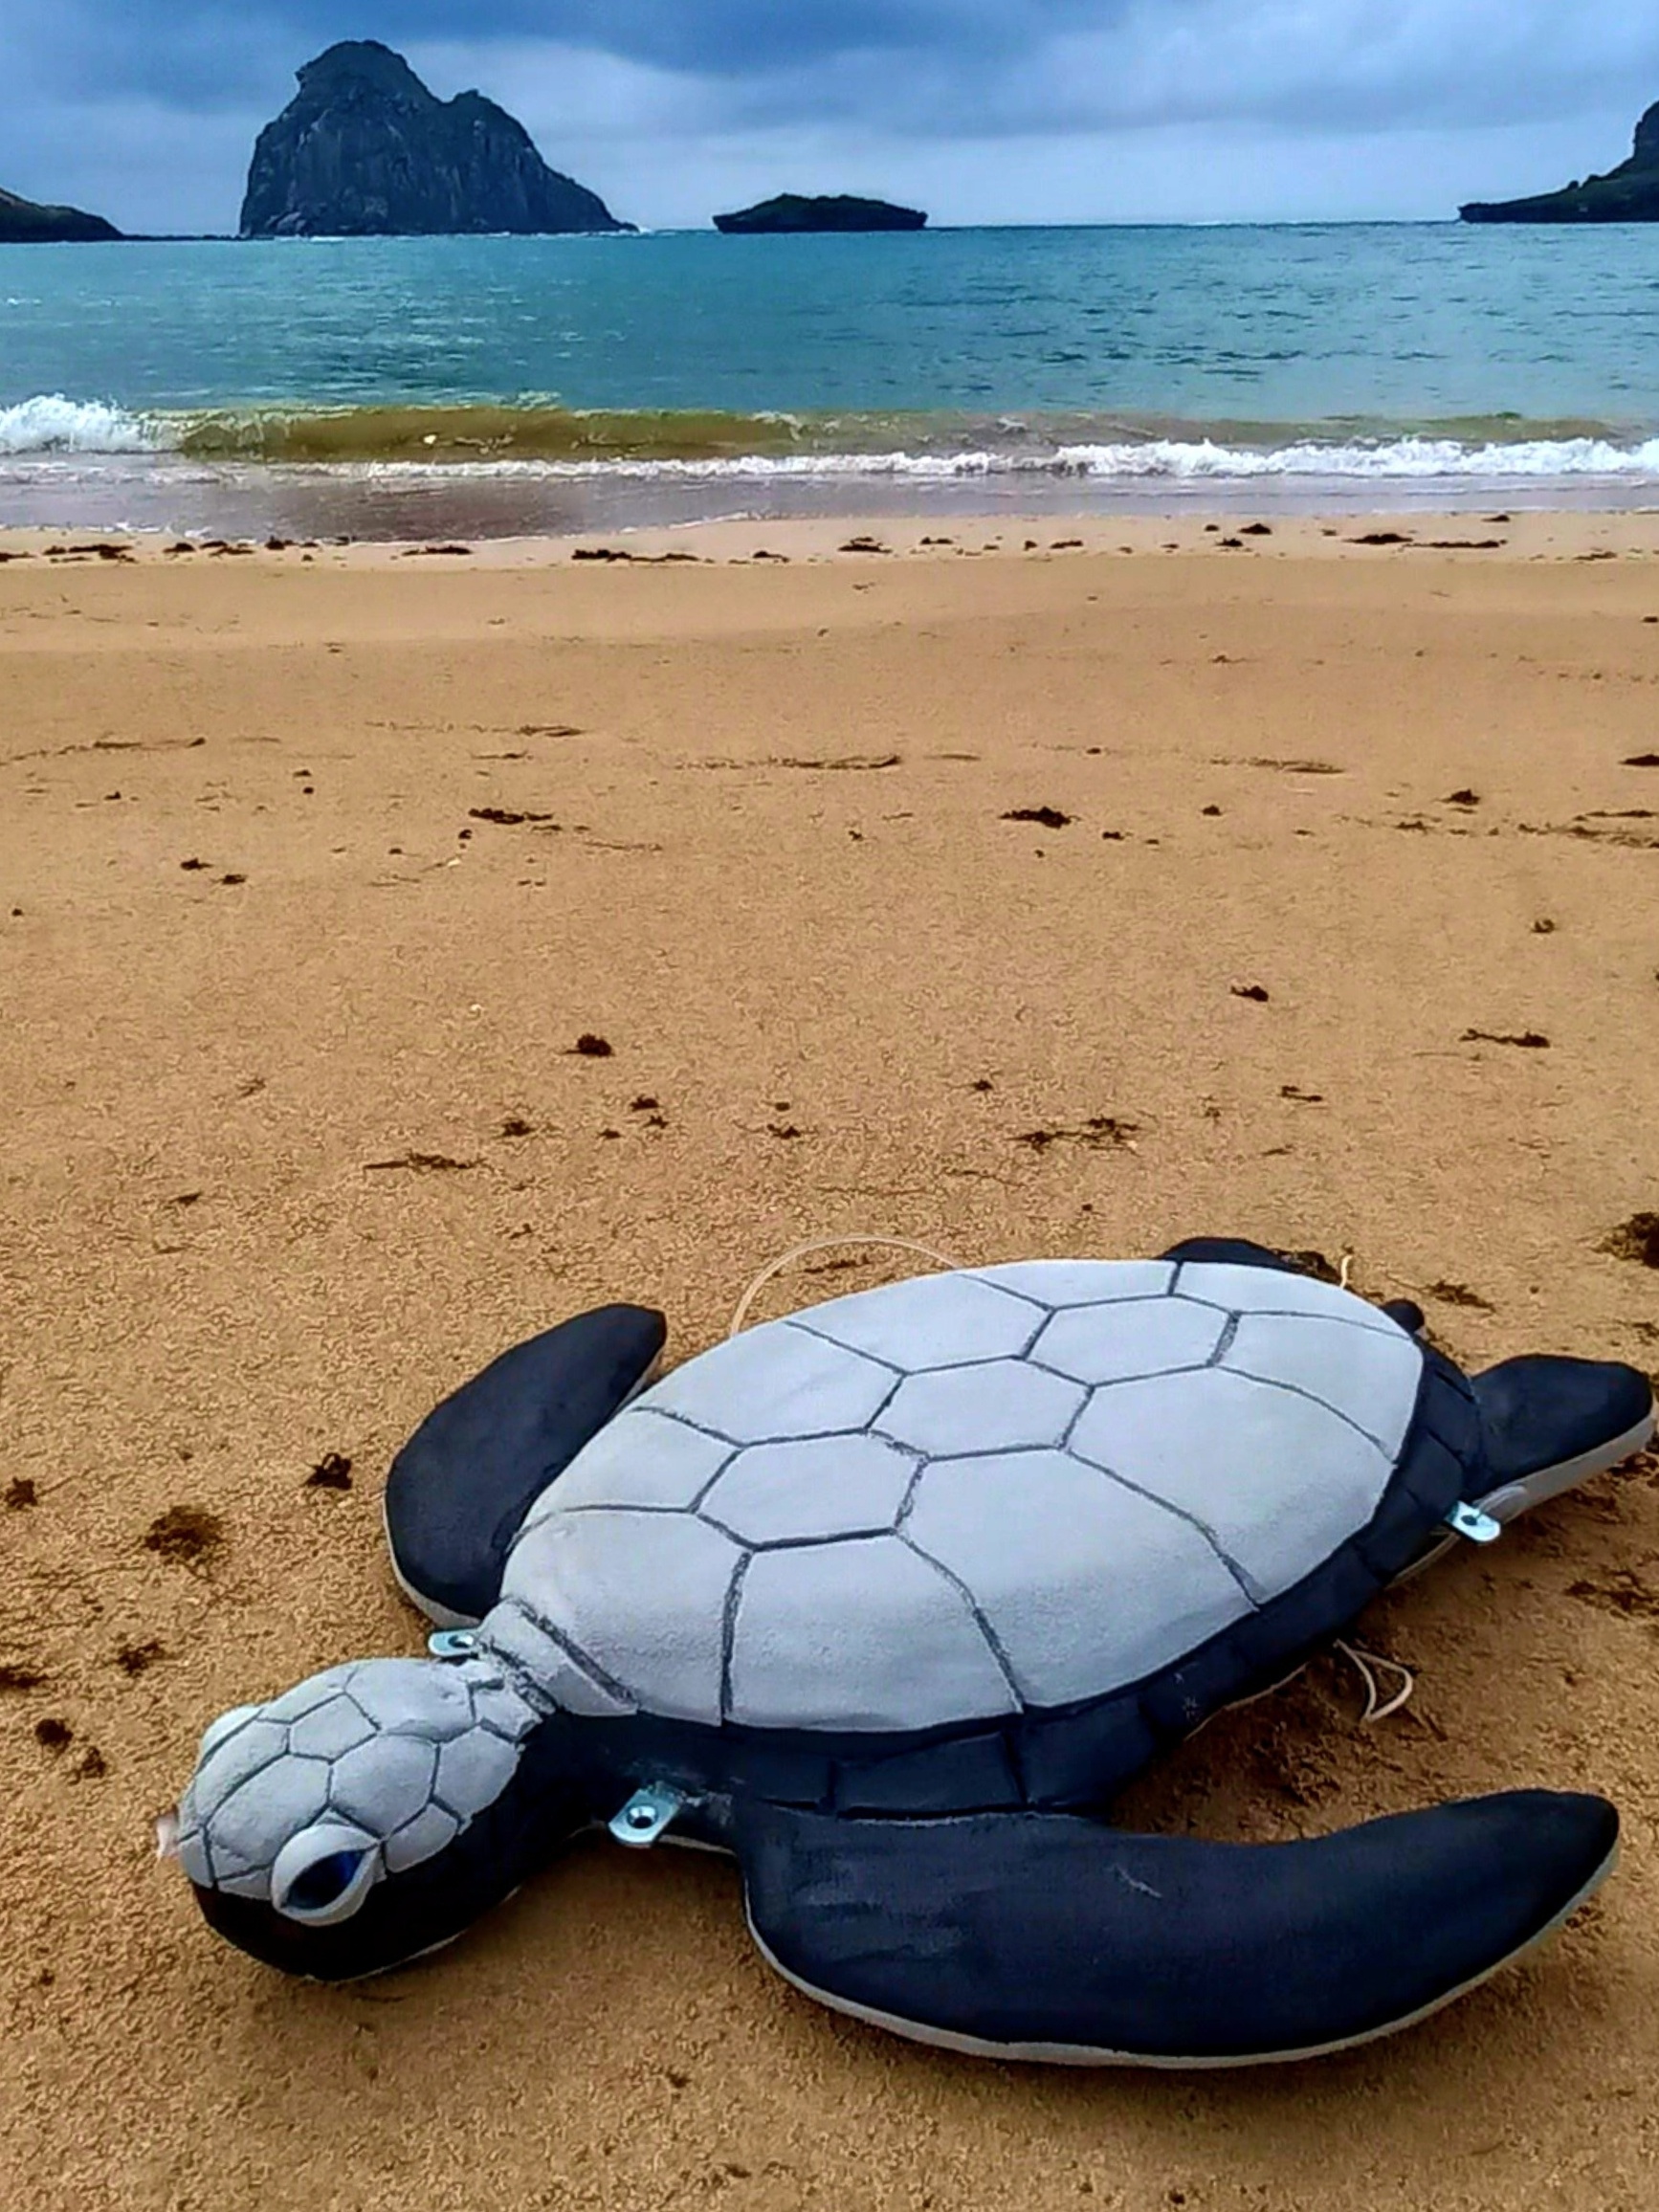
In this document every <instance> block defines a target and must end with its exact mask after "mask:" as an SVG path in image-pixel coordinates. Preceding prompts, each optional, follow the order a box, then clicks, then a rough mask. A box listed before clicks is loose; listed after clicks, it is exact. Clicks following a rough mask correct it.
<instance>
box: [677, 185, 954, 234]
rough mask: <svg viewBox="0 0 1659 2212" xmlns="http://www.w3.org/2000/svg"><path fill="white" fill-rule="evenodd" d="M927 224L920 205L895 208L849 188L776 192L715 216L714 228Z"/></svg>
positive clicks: (768, 230) (749, 230)
mask: <svg viewBox="0 0 1659 2212" xmlns="http://www.w3.org/2000/svg"><path fill="white" fill-rule="evenodd" d="M926 224H927V217H926V215H925V214H923V212H922V211H921V210H920V209H919V208H897V207H895V206H894V204H893V203H892V201H891V200H863V199H859V198H858V197H856V195H854V194H852V193H849V192H833V193H820V194H815V195H814V194H807V193H803V192H779V193H778V194H777V195H776V196H775V197H774V198H772V199H770V200H762V201H760V202H759V203H758V204H757V205H756V206H755V207H752V208H741V209H740V210H738V212H737V213H736V214H731V215H717V216H716V217H715V229H716V230H717V231H719V232H724V233H725V234H726V235H727V236H728V237H760V236H777V235H782V234H785V233H798V232H811V231H920V230H923V229H925V228H926Z"/></svg>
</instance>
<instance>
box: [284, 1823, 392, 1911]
mask: <svg viewBox="0 0 1659 2212" xmlns="http://www.w3.org/2000/svg"><path fill="white" fill-rule="evenodd" d="M380 1871H381V1867H380V1848H379V1846H378V1845H377V1844H376V1843H375V1841H374V1839H373V1837H372V1836H367V1835H365V1834H364V1832H363V1830H362V1829H361V1828H351V1827H346V1826H344V1825H339V1824H330V1825H320V1826H318V1827H314V1828H307V1829H306V1830H305V1832H304V1834H303V1835H299V1836H296V1837H295V1838H294V1840H293V1842H292V1843H288V1844H284V1846H283V1847H282V1848H281V1850H280V1851H279V1852H278V1853H277V1864H276V1866H275V1867H274V1868H273V1869H271V1902H272V1903H273V1904H274V1905H275V1906H276V1908H277V1912H278V1913H281V1914H282V1916H283V1918H284V1919H286V1920H298V1921H299V1922H300V1923H301V1924H302V1925H303V1926H306V1927H311V1928H332V1927H333V1926H335V1925H336V1923H337V1922H339V1921H341V1920H349V1919H350V1917H351V1915H352V1914H353V1913H355V1912H356V1911H357V1910H358V1908H359V1906H361V1905H362V1903H363V1901H364V1899H365V1897H366V1896H367V1895H368V1892H369V1891H370V1890H371V1889H372V1888H373V1887H374V1885H375V1883H376V1882H377V1881H378V1880H379V1879H380Z"/></svg>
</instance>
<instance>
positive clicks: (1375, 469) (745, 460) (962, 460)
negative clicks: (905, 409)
mask: <svg viewBox="0 0 1659 2212" xmlns="http://www.w3.org/2000/svg"><path fill="white" fill-rule="evenodd" d="M355 466H356V467H357V468H358V469H360V470H363V471H364V472H365V473H367V474H370V475H373V476H406V477H419V476H430V475H431V474H432V472H433V469H434V466H435V467H436V468H437V469H439V470H441V471H442V473H444V474H446V475H453V476H558V477H572V478H579V479H584V480H590V479H594V478H599V479H605V478H609V479H617V478H627V479H635V480H642V481H643V480H649V479H653V478H654V479H656V480H659V481H660V480H662V479H665V478H666V479H675V480H680V481H688V482H722V481H725V482H731V481H737V480H748V481H753V480H755V479H757V478H779V477H785V478H790V477H792V478H797V479H807V480H810V479H813V478H819V479H823V478H840V477H853V476H862V477H872V476H883V477H898V478H910V479H915V480H919V481H925V482H935V483H940V482H951V481H953V480H954V481H961V480H963V479H972V478H975V477H997V476H1061V477H1067V476H1070V477H1077V478H1084V479H1088V480H1090V481H1093V482H1105V483H1110V482H1115V481H1116V482H1123V483H1131V482H1140V483H1145V482H1158V481H1164V482H1169V483H1208V482H1214V483H1225V482H1228V481H1234V482H1237V481H1241V480H1242V481H1257V480H1260V479H1262V478H1266V477H1317V478H1320V479H1323V480H1325V481H1327V482H1329V481H1341V480H1343V479H1351V480H1356V481H1361V482H1383V481H1387V480H1390V479H1394V480H1400V481H1408V482H1415V483H1426V482H1443V483H1449V484H1454V483H1460V482H1463V483H1491V482H1493V481H1494V480H1497V479H1516V478H1519V479H1550V478H1583V477H1588V478H1602V479H1612V480H1618V481H1622V482H1641V481H1644V480H1646V479H1648V478H1650V477H1655V478H1659V438H1649V439H1646V440H1643V441H1641V442H1639V443H1636V444H1632V445H1617V444H1615V443H1613V442H1612V440H1610V439H1605V438H1592V437H1580V438H1534V439H1517V440H1515V441H1514V442H1499V441H1494V442H1492V443H1489V444H1479V445H1474V444H1464V443H1461V442H1459V441H1457V440H1455V439H1451V438H1424V437H1404V438H1390V439H1379V440H1376V441H1372V442H1365V441H1353V442H1349V443H1345V444H1338V443H1334V442H1333V443H1329V444H1327V443H1324V442H1322V441H1320V440H1317V439H1312V438H1309V439H1301V440H1296V441H1294V442H1292V443H1290V444H1287V445H1283V446H1262V447H1252V446H1227V445H1218V444H1216V443H1215V442H1214V441H1213V440H1211V439H1208V438H1201V439H1193V440H1182V439H1173V438H1145V439H1133V440H1131V439H1125V440H1122V441H1121V442H1117V443H1111V444H1101V445H1068V446H1059V447H1055V448H1052V449H1050V450H1048V451H1036V452H1034V451H1032V450H1031V448H1030V447H1029V445H1028V446H1027V447H1025V448H1024V449H1023V450H1019V451H1008V450H1004V451H998V450H995V449H993V448H984V449H982V450H979V451H975V452H971V453H812V452H803V453H751V454H743V455H739V456H726V457H722V458H719V459H708V460H674V459H668V458H665V457H661V456H646V455H631V456H627V457H623V456H617V457H614V458H606V457H603V456H597V455H596V456H595V457H593V458H592V459H585V460H579V461H577V460H544V459H523V460H499V461H462V462H448V461H446V462H441V463H437V464H433V463H430V462H421V461H384V462H367V463H358V464H355Z"/></svg>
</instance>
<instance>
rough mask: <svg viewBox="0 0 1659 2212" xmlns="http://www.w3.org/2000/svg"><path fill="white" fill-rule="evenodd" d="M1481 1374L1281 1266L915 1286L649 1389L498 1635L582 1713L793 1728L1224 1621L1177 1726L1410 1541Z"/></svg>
mask: <svg viewBox="0 0 1659 2212" xmlns="http://www.w3.org/2000/svg"><path fill="white" fill-rule="evenodd" d="M1436 1376H1438V1377H1439V1379H1440V1389H1441V1397H1442V1399H1443V1400H1444V1401H1445V1404H1444V1405H1442V1408H1441V1413H1442V1417H1441V1419H1440V1421H1439V1424H1438V1426H1439V1431H1440V1433H1439V1436H1438V1437H1437V1436H1436V1435H1435V1434H1433V1433H1432V1432H1431V1429H1430V1427H1429V1426H1428V1425H1427V1418H1426V1411H1425V1409H1426V1407H1427V1405H1428V1401H1429V1398H1430V1396H1431V1395H1432V1393H1430V1392H1429V1391H1428V1390H1427V1379H1432V1378H1434V1377H1436ZM1465 1389H1466V1386H1465V1385H1463V1384H1462V1381H1461V1378H1458V1377H1457V1376H1456V1375H1455V1373H1454V1371H1453V1370H1450V1369H1449V1368H1447V1367H1446V1365H1445V1363H1444V1362H1442V1361H1439V1360H1436V1359H1435V1358H1434V1356H1433V1355H1432V1354H1427V1353H1426V1352H1425V1351H1424V1350H1423V1349H1422V1348H1421V1347H1420V1345H1419V1344H1418V1343H1417V1341H1416V1340H1415V1339H1414V1338H1412V1337H1410V1336H1409V1335H1407V1334H1406V1332H1405V1330H1404V1329H1402V1328H1401V1327H1400V1326H1398V1325H1397V1324H1396V1323H1395V1322H1394V1321H1393V1320H1391V1319H1390V1318H1389V1317H1388V1316H1385V1315H1383V1314H1382V1313H1380V1312H1379V1311H1378V1310H1377V1309H1376V1308H1374V1307H1372V1306H1369V1305H1366V1304H1365V1303H1364V1302H1363V1301H1362V1300H1360V1298H1357V1297H1355V1296H1352V1295H1351V1294H1348V1293H1347V1292H1344V1291H1341V1290H1338V1289H1336V1288H1334V1287H1332V1286H1329V1285H1327V1284H1323V1283H1319V1282H1316V1281H1313V1280H1311V1279H1309V1278H1307V1277H1305V1276H1300V1275H1295V1274H1290V1273H1281V1272H1273V1271H1271V1270H1264V1269H1260V1268H1250V1267H1235V1266H1217V1265H1199V1264H1192V1263H1188V1264H1185V1265H1178V1264H1175V1263H1171V1262H1071V1261H1037V1262H1030V1263H1026V1264H1022V1265H1014V1266H1006V1267H994V1268H989V1269H983V1270H978V1271H974V1272H959V1273H949V1274H940V1275H933V1276H927V1277H923V1278H920V1279H918V1280H914V1281H910V1282H905V1283H900V1284H896V1285H893V1286H891V1287H889V1288H885V1289H881V1290H876V1291H871V1292H868V1293H864V1294H858V1295H855V1296H852V1297H846V1298H839V1299H835V1300H832V1301H830V1302H829V1303H827V1304H823V1305H819V1306H815V1307H812V1308H810V1309H808V1310H807V1311H806V1312H803V1313H799V1314H796V1315H793V1316H790V1317H789V1318H787V1319H785V1320H782V1321H777V1322H773V1323H770V1324H768V1325H766V1326H764V1327H762V1328H758V1329H755V1330H753V1331H752V1332H750V1333H749V1334H747V1335H745V1336H741V1337H739V1338H735V1339H734V1340H732V1341H731V1342H728V1343H724V1344H721V1345H719V1346H718V1347H717V1348H716V1349H714V1350H713V1351H710V1352H707V1353H705V1354H703V1355H702V1356H701V1357H699V1358H697V1359H695V1360H691V1361H689V1362H688V1363H687V1364H686V1365H685V1366H683V1367H681V1368H679V1369H677V1370H675V1372H674V1373H672V1374H670V1375H669V1376H668V1377H667V1378H666V1379H665V1380H664V1381H662V1382H660V1383H657V1384H656V1385H655V1386H654V1387H653V1388H652V1389H650V1390H649V1391H647V1392H646V1393H645V1394H644V1395H642V1396H641V1397H639V1398H637V1399H636V1400H634V1401H633V1403H632V1404H631V1405H629V1406H628V1407H627V1408H626V1409H625V1410H624V1411H623V1412H622V1413H621V1414H620V1415H618V1416H617V1418H616V1419H615V1420H614V1421H612V1422H611V1423H610V1424H609V1425H608V1427H606V1428H605V1429H604V1430H603V1431H602V1432H601V1433H600V1434H599V1435H598V1436H597V1437H596V1438H595V1439H594V1440H593V1441H592V1442H591V1443H590V1444H589V1445H587V1446H586V1449H584V1450H583V1451H582V1452H580V1453H579V1454H578V1456H577V1457H576V1458H575V1460H574V1461H573V1462H572V1463H571V1465H570V1466H569V1468H568V1469H567V1470H566V1471H565V1472H564V1474H563V1475H562V1476H561V1477H560V1478H559V1479H558V1481H557V1482H556V1483H555V1484H553V1485H552V1486H551V1487H550V1488H549V1489H548V1490H547V1491H546V1492H544V1493H542V1497H541V1498H540V1499H539V1500H538V1501H537V1503H536V1504H535V1505H534V1506H533V1507H532V1509H531V1511H530V1514H529V1515H528V1516H527V1518H526V1520H525V1522H524V1525H523V1528H522V1530H521V1531H520V1536H519V1538H518V1541H517V1543H516V1545H515V1547H514V1550H513V1552H512V1555H511V1557H510V1559H509V1561H508V1565H507V1571H506V1575H505V1578H504V1582H503V1585H502V1599H501V1604H500V1605H499V1606H498V1608H497V1610H496V1612H495V1613H494V1614H493V1615H492V1616H491V1619H490V1621H489V1623H488V1624H487V1625H486V1637H487V1640H488V1641H489V1642H491V1643H492V1644H494V1645H496V1646H497V1647H498V1648H501V1649H503V1650H506V1651H509V1652H511V1651H513V1650H514V1649H515V1648H516V1649H517V1652H518V1655H519V1657H520V1661H521V1662H522V1663H523V1664H524V1665H525V1666H526V1667H527V1668H529V1669H530V1670H532V1671H534V1672H535V1673H537V1674H538V1675H539V1676H540V1678H541V1679H542V1685H543V1687H544V1689H545V1690H546V1692H548V1694H549V1695H551V1696H552V1697H553V1698H554V1699H555V1700H556V1701H557V1702H558V1704H559V1705H560V1706H561V1707H563V1708H564V1710H565V1711H566V1712H568V1713H572V1714H579V1715H586V1716H590V1717H594V1718H621V1717H623V1716H626V1715H630V1714H632V1715H649V1716H654V1717H655V1718H657V1719H659V1720H673V1721H679V1722H689V1723H696V1724H700V1725H701V1726H704V1727H719V1728H724V1729H726V1730H728V1731H730V1730H734V1729H736V1730H741V1731H785V1732H788V1733H789V1734H790V1735H791V1736H795V1737H797V1738H798V1737H799V1736H802V1735H803V1734H807V1735H823V1736H837V1737H846V1736H853V1737H857V1736H870V1737H873V1738H882V1739H889V1740H890V1739H894V1738H912V1739H914V1738H916V1737H918V1736H927V1735H930V1734H933V1735H937V1733H938V1732H940V1731H949V1730H952V1729H955V1730H966V1729H973V1728H979V1729H981V1730H983V1729H984V1726H985V1724H987V1723H988V1724H991V1725H992V1726H994V1727H1001V1728H1004V1729H1006V1726H1007V1724H1008V1723H1009V1722H1010V1721H1016V1722H1019V1721H1024V1720H1029V1719H1030V1718H1032V1717H1033V1716H1041V1715H1044V1714H1055V1713H1062V1712H1063V1713H1071V1714H1075V1713H1076V1712H1077V1711H1078V1710H1079V1709H1084V1708H1091V1709H1097V1708H1099V1707H1100V1706H1101V1705H1102V1703H1103V1701H1104V1702H1106V1703H1110V1702H1111V1701H1112V1700H1113V1699H1115V1698H1118V1697H1121V1696H1122V1694H1123V1693H1125V1692H1130V1691H1135V1692H1138V1693H1143V1692H1146V1691H1147V1689H1148V1687H1149V1686H1156V1685H1158V1684H1160V1683H1161V1682H1163V1683H1167V1682H1168V1681H1170V1680H1176V1679H1178V1678H1179V1676H1180V1671H1181V1670H1182V1669H1183V1666H1186V1665H1187V1664H1188V1663H1189V1662H1191V1661H1192V1659H1193V1656H1194V1655H1195V1654H1207V1655H1208V1657H1209V1661H1210V1664H1209V1665H1208V1671H1207V1673H1206V1677H1205V1681H1204V1683H1203V1685H1202V1686H1189V1688H1188V1691H1187V1692H1185V1693H1184V1704H1183V1706H1182V1713H1183V1714H1184V1716H1185V1718H1186V1720H1187V1723H1188V1724H1189V1725H1190V1722H1191V1721H1192V1720H1193V1719H1196V1718H1197V1717H1200V1716H1201V1715H1202V1712H1203V1711H1205V1710H1208V1709H1212V1708H1213V1706H1214V1705H1215V1704H1217V1703H1219V1702H1225V1698H1226V1693H1228V1691H1229V1690H1230V1691H1231V1692H1232V1693H1236V1692H1237V1689H1238V1687H1240V1686H1242V1685H1245V1684H1248V1683H1249V1682H1250V1680H1251V1679H1252V1678H1253V1676H1254V1675H1255V1674H1256V1673H1257V1672H1258V1671H1259V1670H1261V1669H1262V1668H1263V1667H1271V1666H1272V1665H1273V1664H1274V1663H1275V1662H1277V1661H1280V1660H1282V1659H1283V1658H1284V1657H1285V1656H1286V1654H1287V1653H1288V1652H1290V1651H1292V1650H1296V1651H1299V1650H1300V1649H1301V1648H1303V1646H1304V1645H1306V1644H1307V1643H1308V1642H1309V1640H1310V1639H1313V1640H1315V1641H1316V1640H1317V1638H1318V1636H1319V1635H1320V1634H1321V1633H1324V1634H1329V1633H1331V1632H1334V1631H1335V1630H1336V1629H1337V1628H1338V1627H1339V1626H1341V1625H1342V1624H1343V1623H1344V1622H1345V1621H1346V1620H1348V1619H1350V1618H1351V1617H1352V1616H1353V1614H1354V1613H1355V1612H1357V1611H1358V1610H1359V1609H1360V1605H1361V1604H1363V1603H1364V1602H1365V1601H1366V1600H1367V1599H1368V1598H1369V1597H1370V1596H1371V1595H1373V1594H1374V1592H1375V1590H1376V1589H1377V1588H1378V1587H1379V1586H1380V1585H1381V1583H1382V1582H1385V1581H1386V1580H1388V1579H1389V1578H1390V1576H1391V1575H1392V1574H1393V1573H1395V1572H1398V1571H1399V1569H1400V1567H1402V1566H1403V1565H1404V1564H1405V1562H1406V1561H1407V1560H1408V1559H1410V1558H1411V1557H1412V1556H1413V1554H1414V1552H1415V1551H1416V1549H1417V1548H1418V1547H1419V1546H1420V1545H1421V1543H1422V1541H1423V1539H1424V1537H1425V1536H1426V1534H1427V1531H1429V1530H1430V1529H1432V1528H1433V1527H1434V1525H1435V1524H1436V1522H1437V1521H1438V1520H1439V1519H1440V1518H1441V1517H1442V1516H1443V1515H1445V1514H1446V1513H1447V1512H1449V1510H1450V1508H1451V1507H1452V1506H1453V1505H1454V1504H1455V1502H1456V1500H1457V1499H1458V1497H1459V1496H1460V1495H1462V1494H1463V1490H1464V1475H1465V1471H1466V1470H1465V1464H1464V1462H1465V1461H1466V1460H1467V1458H1468V1456H1469V1454H1470V1452H1471V1451H1472V1450H1475V1449H1478V1448H1477V1446H1476V1445H1475V1444H1474V1442H1473V1437H1474V1430H1473V1427H1472V1423H1471V1421H1470V1420H1469V1418H1468V1414H1467V1399H1466V1398H1462V1399H1460V1398H1459V1397H1458V1392H1459V1391H1461V1390H1465ZM1448 1407H1449V1414H1450V1417H1448ZM1460 1422H1461V1426H1460ZM1218 1652H1219V1653H1221V1654H1222V1655H1223V1658H1224V1660H1225V1664H1224V1665H1222V1666H1221V1667H1220V1668H1219V1669H1218V1668H1217V1667H1216V1666H1215V1665H1214V1664H1213V1660H1214V1655H1215V1654H1217V1653H1218ZM1136 1763H1138V1761H1137V1762H1136Z"/></svg>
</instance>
